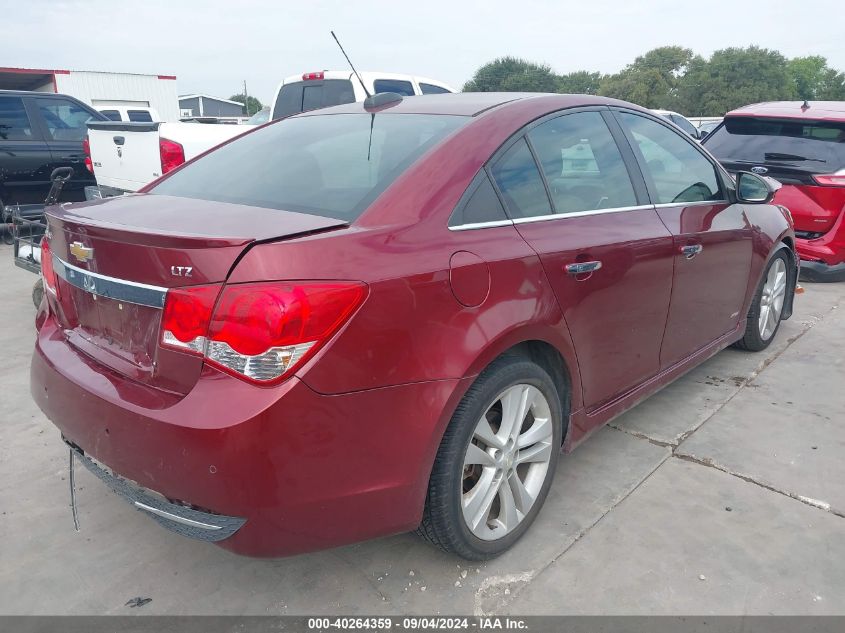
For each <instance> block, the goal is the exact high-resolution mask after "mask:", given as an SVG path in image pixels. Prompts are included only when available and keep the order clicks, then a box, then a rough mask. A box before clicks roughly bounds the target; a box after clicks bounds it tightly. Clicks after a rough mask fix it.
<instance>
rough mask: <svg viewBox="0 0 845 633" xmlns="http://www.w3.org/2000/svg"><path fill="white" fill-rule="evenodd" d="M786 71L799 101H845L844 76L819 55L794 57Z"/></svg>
mask: <svg viewBox="0 0 845 633" xmlns="http://www.w3.org/2000/svg"><path fill="white" fill-rule="evenodd" d="M787 70H788V71H789V75H790V77H791V78H792V82H793V84H794V86H795V96H797V97H798V98H799V99H818V100H823V101H839V100H843V99H845V75H843V74H842V73H840V72H838V71H836V70H835V69H833V68H830V67H829V66H828V65H827V59H825V58H824V57H822V56H821V55H810V56H807V57H794V58H792V59H790V60H789V62H788V63H787Z"/></svg>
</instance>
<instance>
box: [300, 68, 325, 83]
mask: <svg viewBox="0 0 845 633" xmlns="http://www.w3.org/2000/svg"><path fill="white" fill-rule="evenodd" d="M325 76H326V75H325V73H324V72H323V71H322V70H321V71H319V72H316V73H305V74H304V75H302V81H312V80H314V79H323V78H324V77H325Z"/></svg>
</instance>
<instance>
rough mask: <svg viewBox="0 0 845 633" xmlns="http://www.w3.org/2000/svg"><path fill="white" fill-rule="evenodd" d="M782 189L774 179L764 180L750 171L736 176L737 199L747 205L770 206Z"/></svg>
mask: <svg viewBox="0 0 845 633" xmlns="http://www.w3.org/2000/svg"><path fill="white" fill-rule="evenodd" d="M778 189H780V183H779V182H778V181H777V180H773V179H772V178H763V177H761V176H758V175H757V174H752V173H751V172H750V171H741V172H739V173H738V174H737V175H736V198H737V201H738V202H743V203H745V204H768V203H769V202H771V201H772V198H774V197H775V192H777V190H778Z"/></svg>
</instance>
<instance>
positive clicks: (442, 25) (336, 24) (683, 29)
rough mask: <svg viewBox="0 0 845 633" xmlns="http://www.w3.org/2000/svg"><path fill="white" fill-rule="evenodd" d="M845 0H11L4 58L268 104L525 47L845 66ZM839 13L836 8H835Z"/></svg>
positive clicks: (433, 72) (536, 51)
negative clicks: (358, 73) (165, 79)
mask: <svg viewBox="0 0 845 633" xmlns="http://www.w3.org/2000/svg"><path fill="white" fill-rule="evenodd" d="M838 5H840V0H801V1H800V2H796V0H765V2H757V3H742V2H737V0H700V1H699V2H694V3H684V2H681V1H680V0H639V2H637V0H627V1H626V0H588V1H587V2H584V1H579V2H573V1H572V0H569V1H564V0H558V1H557V2H553V1H550V0H547V1H545V2H539V1H536V0H509V1H503V0H485V1H476V0H463V1H462V0H451V1H449V2H443V1H441V0H423V1H413V2H408V1H407V0H406V1H403V0H392V1H389V2H384V1H368V0H341V1H332V2H318V1H316V0H313V1H311V2H307V1H306V2H290V1H288V2H285V1H284V0H276V1H274V2H269V1H265V0H256V1H249V0H243V1H241V2H238V1H237V0H223V1H220V0H191V1H189V2H179V0H168V1H161V0H140V1H138V0H133V1H131V2H126V1H125V0H25V1H21V0H0V15H2V16H3V21H2V23H0V33H1V34H2V35H1V36H0V66H16V67H25V68H50V69H52V68H60V69H70V70H100V71H114V72H136V73H150V74H157V75H158V74H161V75H176V77H177V89H178V92H179V94H188V93H194V92H201V93H207V94H212V95H216V96H221V97H224V98H225V97H229V96H230V95H232V94H236V93H239V92H241V91H242V84H243V81H244V80H246V82H247V90H248V92H249V94H251V95H255V96H257V97H258V98H259V99H260V100H261V101H262V102H263V103H268V102H269V101H270V100H271V99H272V97H273V95H274V93H275V90H276V87H277V85H278V83H279V82H280V81H281V79H282V78H284V77H286V76H288V75H295V74H300V73H303V72H309V71H315V70H323V69H331V70H342V69H346V62H345V60H344V58H343V56H342V55H341V53H340V51H339V50H338V48H337V45H336V44H335V43H334V40H333V39H332V38H331V36H330V35H329V31H330V30H334V31H335V32H336V33H337V35H338V37H339V38H340V41H341V43H342V44H343V45H344V47H345V48H346V51H347V53H348V54H349V56H350V58H351V59H352V61H353V63H354V64H355V65H356V66H357V68H358V70H381V71H388V72H400V73H408V74H416V75H424V76H427V77H431V78H434V79H439V80H441V81H445V82H447V83H449V84H451V85H452V86H453V87H455V88H456V89H460V87H461V86H462V85H463V83H464V82H465V81H466V80H467V79H469V78H470V77H471V76H472V74H473V72H474V71H475V70H476V69H477V68H478V67H479V66H481V65H482V64H484V63H486V62H488V61H491V60H492V59H494V58H496V57H501V56H504V55H514V56H517V57H523V58H525V59H528V60H530V61H534V62H540V63H546V64H549V65H550V66H551V67H552V68H553V69H554V70H555V71H556V72H559V73H567V72H571V71H575V70H590V71H601V72H603V73H609V72H616V71H618V70H620V69H622V68H623V67H624V66H625V65H626V64H628V63H630V62H631V61H633V59H634V58H635V57H636V56H637V55H640V54H642V53H644V52H646V51H647V50H649V49H652V48H655V47H657V46H664V45H673V44H677V45H681V46H684V47H687V48H691V49H693V51H695V52H696V53H698V54H701V55H704V56H708V55H710V54H711V53H712V52H713V51H714V50H718V49H720V48H725V47H728V46H748V45H750V44H756V45H759V46H762V47H765V48H771V49H775V50H778V51H780V52H781V53H783V54H784V55H785V56H787V57H797V56H804V55H823V56H825V57H827V59H828V63H829V64H830V65H831V66H833V67H835V68H837V69H839V70H845V45H843V39H845V38H843V36H842V20H841V19H840V18H841V6H838ZM825 16H827V17H825Z"/></svg>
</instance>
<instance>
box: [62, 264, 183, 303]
mask: <svg viewBox="0 0 845 633" xmlns="http://www.w3.org/2000/svg"><path fill="white" fill-rule="evenodd" d="M53 270H54V271H55V272H56V275H58V276H59V277H61V278H62V279H64V280H65V281H66V282H67V283H69V284H70V285H72V286H74V287H76V288H79V289H80V290H84V291H85V292H88V293H91V294H93V295H98V296H101V297H106V298H108V299H114V300H115V301H123V302H125V303H134V304H135V305H142V306H149V307H151V308H163V307H164V299H165V296H166V295H167V288H162V287H161V286H152V285H150V284H142V283H139V282H137V281H127V280H125V279H117V278H115V277H108V276H106V275H101V274H99V273H94V272H91V271H90V270H83V269H82V268H78V267H76V266H74V265H73V264H68V263H67V262H66V261H64V260H62V259H60V258H59V257H57V256H55V255H53Z"/></svg>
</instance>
